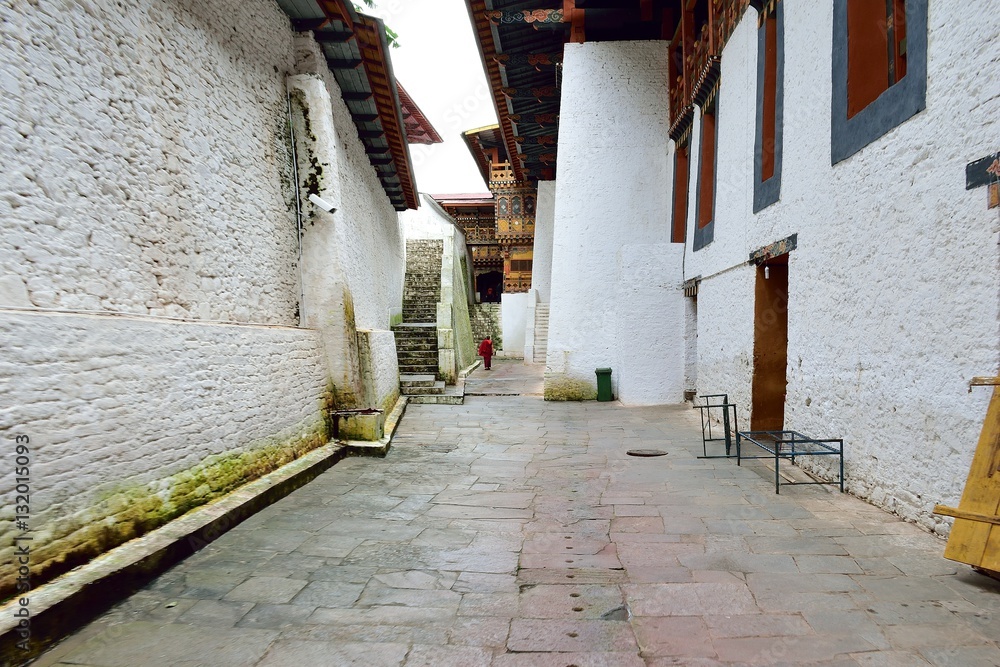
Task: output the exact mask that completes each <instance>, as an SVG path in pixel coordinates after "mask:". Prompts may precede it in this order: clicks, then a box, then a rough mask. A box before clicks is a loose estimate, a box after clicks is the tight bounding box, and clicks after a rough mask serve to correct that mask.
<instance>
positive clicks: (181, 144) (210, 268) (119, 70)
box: [0, 0, 403, 597]
mask: <svg viewBox="0 0 1000 667" xmlns="http://www.w3.org/2000/svg"><path fill="white" fill-rule="evenodd" d="M67 26H71V27H72V30H70V31H69V32H67ZM0 62H2V63H3V64H4V66H3V67H2V68H0V70H2V71H0V89H2V95H0V164H2V165H3V168H2V169H0V219H2V220H3V226H2V229H0V234H2V240H3V242H2V243H0V341H2V344H0V367H2V368H3V369H4V371H3V373H2V377H0V405H3V406H4V409H3V410H2V412H0V441H3V442H13V437H14V435H18V434H23V435H27V436H28V437H29V438H30V444H31V470H32V475H31V476H32V501H33V502H32V505H33V507H34V508H35V509H36V511H35V512H33V516H32V519H33V523H32V529H33V532H34V534H35V536H36V540H38V543H39V544H44V547H40V548H39V549H38V550H37V552H34V553H33V560H32V566H33V568H34V569H33V572H32V574H33V582H34V583H36V584H37V583H41V582H42V581H43V580H44V579H46V578H48V577H50V576H52V575H53V573H55V574H58V568H59V567H60V566H59V565H55V564H56V563H60V562H63V563H67V562H68V563H69V564H71V565H72V564H75V563H79V562H83V561H85V560H86V559H87V558H89V557H91V556H93V555H95V554H96V553H99V552H100V551H102V550H104V549H107V548H110V547H113V546H115V545H116V544H117V543H119V542H121V541H124V540H127V539H130V538H131V537H133V536H134V535H135V534H137V533H138V532H142V531H143V530H147V529H149V528H152V527H155V526H157V525H159V524H160V523H162V522H163V521H166V520H169V519H170V518H172V517H173V516H176V515H177V514H178V513H182V512H184V511H186V510H187V509H189V508H190V507H192V506H195V505H197V504H200V503H203V502H207V501H208V500H211V499H212V498H213V497H215V496H216V495H218V493H220V492H222V491H225V490H228V489H230V488H233V485H238V484H240V483H242V482H244V481H246V480H247V479H249V476H250V475H253V474H260V471H261V470H262V469H263V470H266V469H267V466H268V465H277V464H278V463H280V462H282V461H287V460H291V458H294V457H295V456H297V455H299V454H301V453H302V452H303V451H305V450H307V449H309V448H311V447H315V446H317V445H320V444H323V443H324V442H326V438H327V432H326V420H325V417H326V412H325V409H326V408H327V407H328V406H329V403H330V398H331V397H330V394H329V392H328V383H329V381H330V372H329V370H328V363H327V362H328V359H329V357H328V352H329V350H328V348H327V346H326V341H325V340H324V339H323V336H321V335H320V334H319V332H318V331H317V330H312V329H305V328H296V327H297V325H298V323H299V320H298V311H299V310H300V306H303V307H302V309H301V311H302V313H304V314H305V315H306V316H308V314H309V304H308V303H306V304H300V303H299V301H300V286H299V270H298V269H299V261H298V241H297V238H296V216H295V198H294V188H293V187H292V183H293V179H292V161H291V159H290V143H289V138H288V116H287V99H286V77H287V75H288V74H289V73H290V72H292V71H293V67H294V64H295V57H294V46H293V33H292V31H291V26H290V23H289V20H288V17H287V16H286V15H284V14H283V13H282V12H281V11H280V10H279V8H278V7H277V5H276V4H275V3H274V2H272V1H271V0H212V1H211V2H194V1H192V0H135V1H133V2H128V3H120V2H114V1H113V0H89V1H88V2H85V3H84V2H80V3H56V4H51V3H14V4H11V3H0ZM323 76H326V77H328V76H329V75H328V74H325V75H323ZM331 91H332V92H331ZM327 92H328V93H329V97H330V102H329V103H328V104H327V114H330V113H332V114H333V122H332V127H333V128H334V129H333V130H332V134H333V135H336V141H333V140H331V145H333V144H335V145H336V146H337V150H338V151H340V152H341V154H340V155H339V156H338V158H337V160H329V162H331V164H333V165H336V164H339V165H342V166H344V169H342V170H340V171H339V176H338V177H337V178H335V179H333V180H334V181H336V182H337V183H338V184H339V185H338V186H337V187H339V190H340V192H339V194H337V193H334V192H332V191H331V192H327V193H325V195H326V196H330V198H331V200H334V199H335V200H336V201H337V203H338V204H339V206H340V210H338V213H337V214H336V215H337V216H339V219H338V223H341V221H342V224H343V227H342V228H341V229H340V230H335V232H334V233H335V234H336V235H337V236H336V238H337V242H338V243H342V244H343V245H344V249H345V252H344V253H343V254H344V255H347V254H349V253H348V252H347V251H350V253H353V254H352V255H351V256H349V257H341V259H340V261H339V264H338V267H339V268H340V270H341V271H342V274H343V282H344V283H345V284H346V285H348V286H349V287H350V289H351V291H352V293H353V294H354V306H355V307H354V313H355V319H356V322H357V324H358V325H359V326H361V327H369V328H371V329H374V330H378V329H385V330H387V329H388V325H387V322H386V320H387V317H388V315H387V312H388V305H389V304H390V303H398V302H399V301H400V300H401V293H402V271H403V269H402V254H403V251H402V241H401V235H400V234H399V233H398V229H397V228H396V227H395V225H396V216H395V211H393V210H392V207H391V205H389V203H388V199H387V198H386V197H385V194H384V192H383V191H382V189H381V185H380V184H379V182H378V179H377V178H376V177H375V175H374V171H373V170H372V168H371V165H370V164H369V162H368V161H367V158H366V156H365V154H364V149H363V147H362V146H361V142H360V140H359V139H358V138H357V134H356V133H354V134H351V133H352V132H354V125H353V123H352V122H351V120H350V118H349V116H347V114H346V109H345V107H344V105H343V102H342V101H341V99H340V93H339V91H336V90H335V89H330V88H327ZM331 109H332V111H331ZM332 169H333V167H332V166H331V171H330V172H329V173H330V174H333V171H332ZM308 214H309V212H308V211H307V215H308ZM311 222H315V225H312V224H310V223H311ZM306 224H307V228H308V230H309V231H315V230H316V229H317V228H319V227H321V226H322V225H323V224H324V222H323V221H321V220H307V222H306ZM314 238H315V235H310V234H309V232H308V231H307V234H306V238H305V239H304V243H305V246H306V249H307V250H313V249H318V248H317V247H316V245H314V244H313V243H312V241H313V239H314ZM314 261H315V263H316V264H318V263H320V262H321V259H320V258H314ZM57 311H58V312H57ZM91 313H95V314H91ZM171 318H173V319H171ZM385 333H388V332H387V331H386V332H385ZM376 337H377V336H376ZM383 338H384V336H383ZM371 347H372V345H370V344H368V341H366V348H371ZM375 348H376V350H375V351H373V352H372V353H371V355H370V356H371V358H372V359H373V360H374V361H373V365H374V367H375V368H378V369H381V370H380V371H379V372H378V373H376V374H374V375H375V377H374V378H373V386H375V387H376V389H375V393H376V394H378V395H386V394H387V392H389V391H398V381H397V382H395V383H393V384H392V386H391V387H387V386H386V383H385V381H384V380H385V378H387V377H390V376H391V375H392V373H394V372H395V349H394V344H393V342H392V337H391V333H388V340H384V341H383V342H382V343H376V344H375ZM220 488H221V489H222V491H220ZM13 490H14V483H13V468H8V469H6V470H4V471H3V472H2V473H0V501H2V502H0V507H3V508H7V509H6V510H5V511H7V512H8V513H7V514H3V515H0V538H2V545H6V546H0V559H2V560H3V562H8V561H9V560H10V547H9V545H11V544H13V541H12V539H11V534H10V533H9V531H8V529H12V528H13V525H12V523H11V522H10V521H8V519H10V518H11V516H12V514H11V512H12V508H13V507H14V502H13V501H14V494H13ZM5 531H7V532H5ZM53 567H54V568H55V569H53ZM64 569H65V568H64ZM8 574H9V572H6V571H4V572H0V597H2V595H3V594H4V593H5V592H7V591H8V589H7V588H5V587H6V586H8V585H9V583H10V580H9V579H7V578H6V577H7V575H8Z"/></svg>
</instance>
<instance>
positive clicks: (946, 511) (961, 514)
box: [934, 505, 1000, 526]
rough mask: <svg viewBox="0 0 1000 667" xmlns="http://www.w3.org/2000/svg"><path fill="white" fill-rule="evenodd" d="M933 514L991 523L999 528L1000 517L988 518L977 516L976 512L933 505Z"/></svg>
mask: <svg viewBox="0 0 1000 667" xmlns="http://www.w3.org/2000/svg"><path fill="white" fill-rule="evenodd" d="M934 514H940V515H941V516H953V517H955V518H956V519H968V520H969V521H979V522H982V523H992V524H993V525H994V526H1000V516H990V515H988V514H979V513H978V512H966V511H964V510H960V509H958V508H956V507H948V506H947V505H935V506H934Z"/></svg>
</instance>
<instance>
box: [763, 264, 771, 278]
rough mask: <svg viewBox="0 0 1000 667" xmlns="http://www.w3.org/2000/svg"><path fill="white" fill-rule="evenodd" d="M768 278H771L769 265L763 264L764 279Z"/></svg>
mask: <svg viewBox="0 0 1000 667" xmlns="http://www.w3.org/2000/svg"><path fill="white" fill-rule="evenodd" d="M770 279H771V267H770V266H768V265H766V264H765V265H764V280H770Z"/></svg>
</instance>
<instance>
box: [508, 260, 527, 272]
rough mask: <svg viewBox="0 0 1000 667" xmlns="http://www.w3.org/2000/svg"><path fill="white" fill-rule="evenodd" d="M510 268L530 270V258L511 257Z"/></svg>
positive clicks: (513, 269)
mask: <svg viewBox="0 0 1000 667" xmlns="http://www.w3.org/2000/svg"><path fill="white" fill-rule="evenodd" d="M510 270H511V271H519V272H521V273H527V272H528V271H531V260H530V259H512V260H510Z"/></svg>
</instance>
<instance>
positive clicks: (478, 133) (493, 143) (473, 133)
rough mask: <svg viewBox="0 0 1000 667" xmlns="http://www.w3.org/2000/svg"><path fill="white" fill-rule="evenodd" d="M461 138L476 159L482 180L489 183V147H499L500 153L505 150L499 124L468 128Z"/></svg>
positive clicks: (502, 153) (504, 152) (503, 152)
mask: <svg viewBox="0 0 1000 667" xmlns="http://www.w3.org/2000/svg"><path fill="white" fill-rule="evenodd" d="M462 139H464V140H465V145H466V146H468V147H469V152H470V153H472V159H473V160H475V161H476V166H477V167H479V173H480V174H481V175H482V177H483V182H484V183H486V184H487V185H489V182H490V158H489V155H488V153H489V151H490V149H493V148H497V149H499V151H500V154H501V155H504V154H506V152H507V149H506V147H505V146H504V141H503V133H502V132H501V131H500V126H499V125H487V126H486V127H480V128H476V129H474V130H468V131H466V132H463V133H462Z"/></svg>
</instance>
